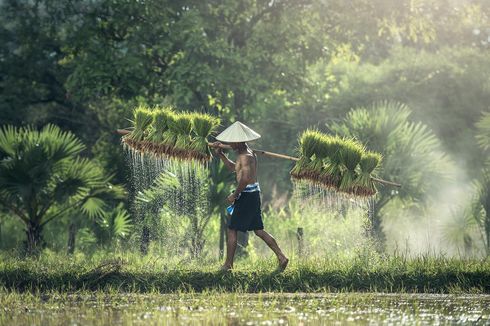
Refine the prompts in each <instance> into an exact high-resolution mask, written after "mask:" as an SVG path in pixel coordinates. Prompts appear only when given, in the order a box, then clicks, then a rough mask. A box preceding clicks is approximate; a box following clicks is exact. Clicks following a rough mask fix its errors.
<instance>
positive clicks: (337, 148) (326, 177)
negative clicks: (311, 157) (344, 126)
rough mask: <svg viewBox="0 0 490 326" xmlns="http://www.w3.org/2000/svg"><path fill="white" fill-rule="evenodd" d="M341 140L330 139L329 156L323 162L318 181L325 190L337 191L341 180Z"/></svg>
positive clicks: (337, 138) (336, 138)
mask: <svg viewBox="0 0 490 326" xmlns="http://www.w3.org/2000/svg"><path fill="white" fill-rule="evenodd" d="M342 146H343V140H342V139H341V138H339V137H337V136H335V137H330V146H329V154H328V156H327V157H326V158H325V160H324V164H323V169H322V173H321V174H320V179H321V182H322V184H323V185H324V186H325V187H326V188H334V189H338V188H339V186H340V180H341V179H342V171H343V167H342V157H341V149H342Z"/></svg>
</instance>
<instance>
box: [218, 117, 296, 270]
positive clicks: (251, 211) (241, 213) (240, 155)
mask: <svg viewBox="0 0 490 326" xmlns="http://www.w3.org/2000/svg"><path fill="white" fill-rule="evenodd" d="M259 138H260V135H259V134H258V133H256V132H255V131H253V130H252V129H250V128H249V127H247V126H246V125H244V124H243V123H241V122H239V121H237V122H235V123H233V124H232V125H231V126H230V127H228V128H227V129H225V130H224V131H223V132H222V133H220V134H219V135H218V136H216V139H217V140H218V141H217V142H215V143H213V145H212V146H213V147H214V148H215V153H216V155H217V156H218V157H219V158H220V159H221V160H222V161H223V163H224V164H225V166H226V167H227V168H228V169H229V170H231V171H232V172H235V173H236V181H237V184H238V185H237V187H236V189H235V191H234V192H233V193H232V194H231V195H229V196H228V198H226V200H227V201H228V203H229V204H231V206H229V207H228V208H227V210H228V213H229V214H230V216H229V219H228V223H227V226H228V228H227V235H228V241H227V245H226V261H225V263H224V265H223V267H222V269H223V270H225V271H228V270H231V269H232V268H233V259H234V256H235V250H236V247H237V232H238V231H242V232H246V231H254V233H255V234H256V235H257V236H258V237H259V238H261V239H262V240H264V242H265V243H266V244H267V245H268V246H269V248H271V250H272V251H273V252H274V253H275V254H276V256H277V259H278V260H279V267H278V270H279V271H283V270H284V269H285V268H286V266H287V265H288V262H289V259H288V258H287V257H286V256H285V255H284V253H283V252H282V250H281V248H279V245H278V244H277V242H276V240H275V239H274V237H272V235H270V234H269V233H267V232H266V231H264V225H263V223H262V211H261V207H260V205H261V200H260V186H259V183H258V182H257V157H256V155H255V153H254V152H253V151H252V150H251V149H250V148H249V147H248V145H247V143H246V142H248V141H252V140H256V139H259ZM222 142H223V143H227V144H229V145H230V146H231V148H232V149H233V150H234V151H235V152H236V153H237V158H236V162H233V161H231V160H230V159H228V158H227V157H226V155H225V154H224V153H223V150H222V149H221V148H220V145H221V143H222Z"/></svg>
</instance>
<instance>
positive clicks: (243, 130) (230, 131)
mask: <svg viewBox="0 0 490 326" xmlns="http://www.w3.org/2000/svg"><path fill="white" fill-rule="evenodd" d="M259 138H260V135H259V134H258V133H256V132H255V131H253V130H252V129H250V128H249V127H247V126H246V125H244V124H243V123H241V122H240V121H236V122H235V123H233V124H232V125H231V126H229V127H228V128H226V129H225V130H223V132H222V133H220V134H219V135H218V136H216V139H217V140H219V141H223V142H226V143H241V142H246V141H252V140H256V139H259Z"/></svg>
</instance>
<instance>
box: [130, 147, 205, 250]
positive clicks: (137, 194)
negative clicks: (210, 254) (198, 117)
mask: <svg viewBox="0 0 490 326" xmlns="http://www.w3.org/2000/svg"><path fill="white" fill-rule="evenodd" d="M123 144H124V148H125V151H126V158H127V162H128V165H129V166H130V176H129V179H130V185H131V194H132V198H131V203H132V204H131V210H132V214H133V216H135V223H136V225H135V227H136V230H137V232H135V233H134V236H133V239H132V241H133V242H134V244H135V245H136V244H137V243H138V242H144V240H142V239H146V240H147V242H148V243H149V242H150V240H151V242H156V243H158V244H159V250H161V251H165V252H166V253H167V254H169V255H170V254H175V255H179V256H180V255H184V254H185V252H184V251H185V250H187V251H188V253H190V254H191V255H192V256H199V255H200V254H201V252H202V250H203V246H204V242H205V240H204V238H203V229H204V228H205V227H206V225H207V223H208V222H209V218H210V214H209V201H208V198H209V194H208V189H209V177H208V169H207V165H206V164H204V163H201V162H196V161H188V160H179V159H175V158H169V157H166V156H162V155H155V154H152V153H143V152H141V151H138V150H135V149H133V148H131V147H130V146H128V145H127V144H125V143H123ZM182 249H185V250H184V251H183V250H182Z"/></svg>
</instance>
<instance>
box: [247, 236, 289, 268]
mask: <svg viewBox="0 0 490 326" xmlns="http://www.w3.org/2000/svg"><path fill="white" fill-rule="evenodd" d="M254 232H255V234H256V235H257V236H258V237H259V238H261V239H262V240H264V242H265V243H266V244H267V245H268V246H269V248H271V249H272V251H273V252H274V253H275V254H276V256H277V259H279V267H280V268H281V269H282V270H284V269H285V268H286V266H287V265H288V262H289V259H288V258H287V257H286V256H285V255H284V254H283V252H282V250H281V248H279V245H278V244H277V241H276V239H274V237H273V236H272V235H270V234H269V233H267V232H266V231H264V230H255V231H254Z"/></svg>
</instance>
